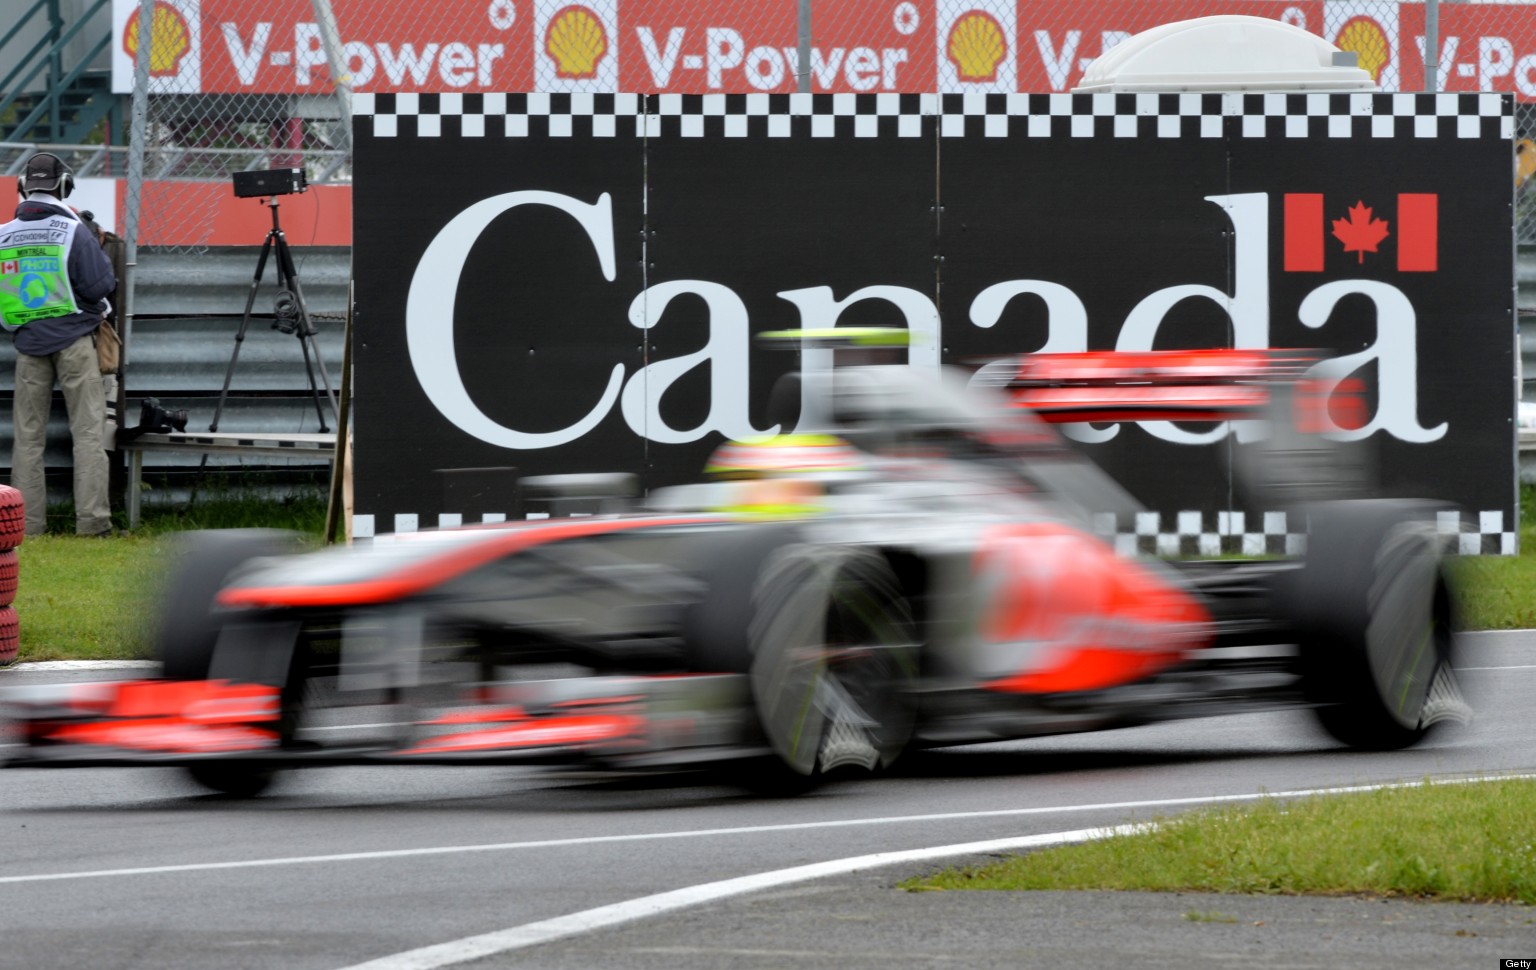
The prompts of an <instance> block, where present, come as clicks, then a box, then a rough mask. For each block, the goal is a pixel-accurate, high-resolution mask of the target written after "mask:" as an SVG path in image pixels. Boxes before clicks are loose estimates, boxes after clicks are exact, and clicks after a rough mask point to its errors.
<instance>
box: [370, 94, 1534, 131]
mask: <svg viewBox="0 0 1536 970" xmlns="http://www.w3.org/2000/svg"><path fill="white" fill-rule="evenodd" d="M353 114H354V115H356V116H358V117H359V118H369V119H371V121H372V132H373V135H374V137H376V138H396V137H400V138H408V137H416V138H439V137H463V138H501V137H505V138H523V137H528V136H530V135H538V136H545V137H550V138H570V137H594V138H616V137H620V136H626V137H638V138H704V137H713V138H719V137H724V138H745V137H749V136H751V137H763V136H767V137H769V138H790V137H806V136H809V137H812V138H848V137H852V138H881V137H886V138H889V137H897V138H919V137H926V136H928V135H930V134H932V133H933V132H934V131H937V132H938V134H939V135H940V136H941V137H945V138H967V137H970V138H1005V137H1028V138H1143V139H1159V138H1499V139H1504V140H1508V139H1511V138H1513V137H1514V130H1515V129H1514V125H1515V119H1514V101H1513V99H1512V98H1511V97H1510V96H1508V95H1501V94H1491V93H1482V94H1367V93H1360V94H1285V93H1267V94H1244V93H1226V94H1220V93H1218V94H1205V93H1176V94H1164V93H1142V94H945V95H937V94H831V95H809V94H650V95H640V94H551V93H531V94H452V93H450V94H359V95H356V96H355V97H354V101H353Z"/></svg>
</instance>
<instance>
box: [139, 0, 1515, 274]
mask: <svg viewBox="0 0 1536 970" xmlns="http://www.w3.org/2000/svg"><path fill="white" fill-rule="evenodd" d="M1216 14H1246V15H1250V16H1258V17H1265V18H1270V19H1275V20H1281V21H1285V22H1287V23H1291V24H1294V25H1296V26H1298V27H1301V28H1304V29H1306V30H1309V31H1312V32H1315V33H1318V34H1320V35H1321V36H1322V37H1324V38H1325V39H1327V40H1329V41H1331V42H1333V43H1334V44H1336V45H1338V46H1339V47H1341V48H1343V49H1344V50H1347V51H1353V52H1355V53H1356V55H1357V56H1358V61H1359V64H1360V66H1361V67H1363V68H1365V69H1366V70H1368V71H1369V72H1370V73H1371V74H1372V76H1374V77H1375V78H1376V80H1377V82H1378V84H1379V85H1380V86H1381V88H1382V89H1383V90H1388V91H1509V92H1513V93H1514V94H1515V96H1516V98H1517V100H1518V101H1519V102H1520V110H1519V131H1520V135H1519V137H1520V139H1521V141H1520V142H1519V145H1518V147H1519V148H1520V149H1521V150H1520V152H1519V154H1518V158H1517V169H1518V171H1517V175H1516V177H1517V179H1518V181H1519V184H1520V187H1521V191H1520V193H1519V199H1520V206H1521V209H1520V219H1519V225H1520V233H1519V235H1520V239H1521V241H1522V242H1536V199H1531V198H1530V191H1529V185H1528V183H1527V182H1526V177H1527V176H1528V175H1529V174H1531V172H1532V171H1533V170H1536V144H1533V141H1531V140H1526V139H1536V115H1533V112H1536V3H1524V2H1495V3H1455V2H1448V0H1447V2H1438V3H1436V2H1429V3H1424V2H1396V0H1292V2H1286V0H1070V2H1069V0H1051V2H1045V0H937V2H934V0H928V2H916V0H778V2H775V3H761V2H755V3H743V2H740V0H444V2H441V3H438V4H432V5H422V4H419V3H415V2H411V0H259V2H255V3H252V2H249V0H153V3H152V4H151V5H149V6H148V7H147V8H141V6H140V4H139V3H138V2H137V0H115V3H114V12H113V31H114V37H113V41H114V43H113V45H112V46H113V51H114V65H113V69H114V70H113V74H114V90H116V91H119V92H123V93H126V92H133V93H135V95H142V97H136V104H135V108H136V111H140V112H142V118H141V121H140V123H139V124H137V125H136V128H137V130H136V132H135V134H136V136H138V137H141V138H142V171H141V172H140V173H139V174H137V175H130V182H131V184H130V185H129V186H128V206H129V207H131V208H132V209H135V210H136V211H137V213H138V239H140V240H145V241H153V243H154V244H156V245H157V246H162V247H167V248H170V249H173V250H174V249H181V250H185V251H190V252H197V251H200V250H201V249H202V248H204V247H206V246H208V245H209V240H210V239H211V238H212V235H213V228H214V227H213V226H212V224H211V220H212V219H213V218H214V217H215V213H216V212H217V209H218V207H217V206H216V205H213V204H209V203H210V201H211V198H212V196H211V193H226V194H227V192H228V186H229V182H230V178H231V176H232V174H233V173H235V172H239V171H252V170H261V169H271V168H289V167H295V168H302V169H304V170H305V172H306V174H307V177H308V180H309V181H310V182H311V183H319V184H325V183H340V184H345V183H347V182H349V181H350V178H351V171H350V167H349V162H348V147H349V146H348V139H349V131H350V128H349V125H350V119H349V114H350V104H351V99H352V97H354V96H355V95H359V94H368V93H373V92H435V93H439V94H443V95H449V96H455V95H457V96H464V97H475V96H477V95H480V94H484V93H494V92H510V91H533V92H549V93H552V94H575V95H580V94H584V93H590V92H611V91H628V92H670V93H682V94H712V93H723V94H740V93H746V94H753V93H789V92H796V91H810V92H838V93H855V94H877V93H892V92H902V93H912V92H932V91H939V92H962V91H987V92H1019V91H1023V92H1036V93H1038V92H1066V91H1070V90H1071V89H1072V87H1073V86H1074V85H1075V84H1077V83H1078V81H1079V80H1080V79H1081V77H1082V75H1083V72H1084V71H1085V70H1086V69H1087V67H1088V66H1089V65H1090V64H1091V63H1092V62H1093V60H1094V59H1095V58H1097V57H1099V56H1100V55H1101V54H1103V53H1104V52H1105V51H1106V50H1108V49H1109V48H1111V47H1113V46H1114V45H1115V44H1116V43H1118V42H1120V41H1122V40H1124V39H1125V38H1127V37H1129V36H1131V35H1132V34H1135V33H1137V32H1139V31H1143V30H1146V29H1148V28H1151V27H1154V26H1157V25H1159V24H1164V23H1169V22H1172V21H1177V20H1185V19H1189V18H1194V17H1203V16H1211V15H1216ZM146 26H147V28H148V36H149V38H150V42H149V44H148V45H143V44H141V43H140V36H141V32H142V31H143V30H144V29H145V27H146ZM1526 149H1530V150H1526ZM139 150H140V148H139V146H138V144H137V143H136V145H135V151H136V152H137V151H139Z"/></svg>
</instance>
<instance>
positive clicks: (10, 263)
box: [0, 259, 21, 276]
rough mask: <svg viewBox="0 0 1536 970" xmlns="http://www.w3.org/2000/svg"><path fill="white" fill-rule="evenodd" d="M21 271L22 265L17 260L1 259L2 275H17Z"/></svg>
mask: <svg viewBox="0 0 1536 970" xmlns="http://www.w3.org/2000/svg"><path fill="white" fill-rule="evenodd" d="M19 272H21V266H20V265H18V264H17V262H16V260H14V259H7V260H0V276H15V275H16V274H17V273H19Z"/></svg>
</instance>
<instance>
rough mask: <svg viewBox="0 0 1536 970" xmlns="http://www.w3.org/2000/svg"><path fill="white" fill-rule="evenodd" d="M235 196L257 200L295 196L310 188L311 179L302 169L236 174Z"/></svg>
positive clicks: (234, 177) (271, 169)
mask: <svg viewBox="0 0 1536 970" xmlns="http://www.w3.org/2000/svg"><path fill="white" fill-rule="evenodd" d="M232 178H233V180H234V183H235V195H236V196H237V197H238V198H241V199H255V198H259V197H262V196H269V195H294V194H296V193H299V192H303V191H305V190H306V189H308V188H309V177H308V176H306V175H305V174H304V170H303V169H302V168H269V169H267V170H266V171H263V172H236V173H235V174H234V175H233V176H232Z"/></svg>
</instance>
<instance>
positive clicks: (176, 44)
mask: <svg viewBox="0 0 1536 970" xmlns="http://www.w3.org/2000/svg"><path fill="white" fill-rule="evenodd" d="M149 41H150V42H149V73H150V75H151V76H153V77H166V76H174V75H175V74H176V73H178V72H179V71H180V70H181V59H182V58H183V57H185V56H186V53H187V51H188V50H190V49H191V47H192V38H191V34H190V31H189V30H188V29H187V21H186V18H185V17H183V16H182V14H181V11H180V10H177V9H176V8H175V7H173V6H171V5H170V4H168V3H162V2H158V0H157V2H156V3H155V6H154V12H153V13H152V14H150V19H149ZM123 50H125V51H127V52H128V55H129V56H130V57H133V58H137V57H138V56H139V15H138V10H137V9H135V11H134V12H133V13H132V14H130V15H129V18H128V25H127V28H126V29H125V30H124V31H123Z"/></svg>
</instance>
